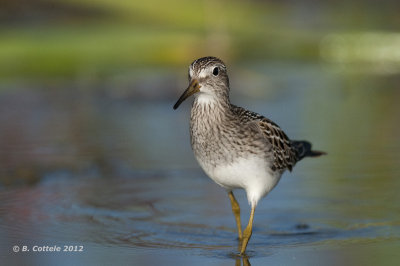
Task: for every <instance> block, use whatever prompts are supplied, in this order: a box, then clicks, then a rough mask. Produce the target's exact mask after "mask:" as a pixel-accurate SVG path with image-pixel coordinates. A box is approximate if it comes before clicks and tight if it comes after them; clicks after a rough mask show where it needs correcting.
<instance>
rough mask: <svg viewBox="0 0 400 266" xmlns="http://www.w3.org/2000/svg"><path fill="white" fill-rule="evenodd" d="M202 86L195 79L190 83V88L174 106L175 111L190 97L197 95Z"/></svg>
mask: <svg viewBox="0 0 400 266" xmlns="http://www.w3.org/2000/svg"><path fill="white" fill-rule="evenodd" d="M200 87H201V86H200V85H199V82H198V81H197V79H193V80H192V81H191V82H190V85H189V87H188V88H187V89H186V90H185V91H184V92H183V93H182V95H181V97H180V98H179V99H178V101H177V102H176V104H175V105H174V110H175V109H176V108H178V107H179V105H181V103H182V102H183V101H184V100H186V99H187V98H188V97H189V96H192V95H193V94H195V93H196V92H199V91H200Z"/></svg>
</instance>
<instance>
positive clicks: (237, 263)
mask: <svg viewBox="0 0 400 266" xmlns="http://www.w3.org/2000/svg"><path fill="white" fill-rule="evenodd" d="M241 265H243V266H251V264H250V261H249V257H247V256H242V257H237V258H236V259H235V266H241Z"/></svg>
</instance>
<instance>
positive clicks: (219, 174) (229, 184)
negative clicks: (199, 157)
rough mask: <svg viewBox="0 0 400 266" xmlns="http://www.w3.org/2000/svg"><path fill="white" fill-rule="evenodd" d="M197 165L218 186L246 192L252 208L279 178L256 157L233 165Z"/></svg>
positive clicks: (241, 160)
mask: <svg viewBox="0 0 400 266" xmlns="http://www.w3.org/2000/svg"><path fill="white" fill-rule="evenodd" d="M199 163H200V165H201V166H202V168H203V169H204V171H205V172H206V173H207V175H208V176H209V177H210V178H211V179H212V180H214V181H215V182H216V183H217V184H219V185H220V186H222V187H224V188H226V189H228V190H232V189H235V188H243V189H244V190H246V194H247V199H248V201H249V203H250V204H251V205H252V206H256V205H257V203H258V201H259V200H260V199H261V198H262V197H264V196H265V195H267V194H268V192H270V191H271V190H272V189H273V188H274V187H275V186H276V185H277V184H278V182H279V179H280V177H281V173H273V172H272V171H270V168H269V167H268V164H267V162H266V161H265V159H264V158H259V157H256V156H253V157H250V158H238V159H237V160H235V161H234V162H233V163H230V164H226V165H217V166H216V167H212V166H209V165H207V164H203V162H201V161H199Z"/></svg>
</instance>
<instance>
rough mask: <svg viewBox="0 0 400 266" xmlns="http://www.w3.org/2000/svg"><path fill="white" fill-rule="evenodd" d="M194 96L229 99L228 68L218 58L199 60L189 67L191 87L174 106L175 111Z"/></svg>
mask: <svg viewBox="0 0 400 266" xmlns="http://www.w3.org/2000/svg"><path fill="white" fill-rule="evenodd" d="M193 94H197V95H203V96H205V97H212V98H226V99H228V98H229V79H228V74H227V71H226V66H225V64H224V62H222V60H221V59H218V58H216V57H202V58H199V59H197V60H195V61H193V63H192V64H191V65H190V66H189V87H188V88H187V89H186V90H185V91H184V92H183V94H182V95H181V97H180V98H179V99H178V101H177V102H176V103H175V105H174V109H176V108H178V107H179V105H180V104H181V103H182V102H183V101H184V100H186V99H187V98H188V97H190V96H191V95H193Z"/></svg>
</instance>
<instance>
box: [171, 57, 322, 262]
mask: <svg viewBox="0 0 400 266" xmlns="http://www.w3.org/2000/svg"><path fill="white" fill-rule="evenodd" d="M189 82H190V85H189V87H188V88H187V89H186V90H185V92H183V94H182V96H181V97H180V98H179V100H178V101H177V102H176V104H175V105H174V109H176V108H178V106H179V105H180V104H181V103H182V102H183V101H184V100H185V99H186V98H188V97H189V96H191V95H193V94H194V96H195V100H194V102H193V106H192V110H191V116H190V137H191V145H192V149H193V152H194V155H195V157H196V159H197V161H198V163H199V164H200V166H201V167H202V168H203V170H204V171H205V172H206V174H207V175H208V176H209V177H210V178H211V179H212V180H214V181H215V182H216V183H217V184H219V185H220V186H222V187H223V188H225V189H226V190H227V192H228V196H229V198H230V201H231V204H232V211H233V214H234V216H235V219H236V224H237V229H238V234H239V241H240V244H239V252H240V255H243V254H244V253H245V251H246V247H247V243H248V242H249V239H250V237H251V234H252V226H253V219H254V211H255V208H256V206H257V203H258V202H259V200H260V199H261V198H263V197H265V196H266V195H267V194H268V193H269V192H270V191H271V190H272V189H273V188H274V187H275V186H276V185H277V184H278V182H279V180H280V178H281V175H282V173H283V172H284V171H285V170H286V169H288V170H289V171H291V170H292V168H293V167H294V165H295V164H296V163H297V162H298V161H300V160H301V159H303V158H304V157H315V156H319V155H322V154H324V152H320V151H313V150H311V144H310V143H309V142H307V141H295V140H290V139H289V138H288V137H287V136H286V134H285V133H284V132H283V130H282V129H281V128H280V127H279V126H278V125H277V124H275V123H274V122H272V121H271V120H269V119H268V118H266V117H264V116H262V115H259V114H257V113H254V112H251V111H248V110H246V109H244V108H241V107H238V106H235V105H233V104H231V103H230V100H229V79H228V75H227V70H226V66H225V64H224V63H223V62H222V61H221V60H220V59H218V58H216V57H203V58H200V59H197V60H195V61H194V62H193V63H192V64H191V65H190V67H189ZM238 188H241V189H244V190H245V191H246V195H247V199H248V202H249V204H250V206H251V213H250V219H249V222H248V225H247V227H246V229H245V230H244V231H243V233H242V229H241V223H240V207H239V204H238V202H237V201H236V199H235V196H234V195H233V192H232V190H233V189H238Z"/></svg>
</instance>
